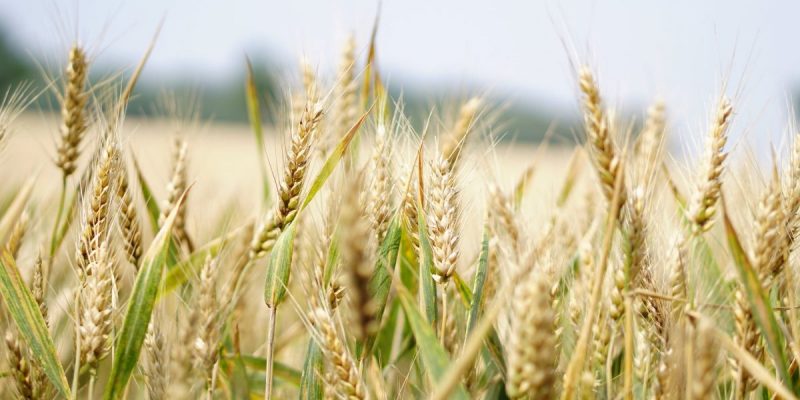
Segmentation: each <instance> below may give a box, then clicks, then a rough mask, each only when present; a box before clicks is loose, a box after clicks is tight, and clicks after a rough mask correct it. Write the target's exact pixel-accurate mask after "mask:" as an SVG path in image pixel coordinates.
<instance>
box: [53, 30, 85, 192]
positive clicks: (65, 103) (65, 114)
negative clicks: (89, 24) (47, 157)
mask: <svg viewBox="0 0 800 400" xmlns="http://www.w3.org/2000/svg"><path fill="white" fill-rule="evenodd" d="M87 70H88V61H87V60H86V53H84V51H83V49H82V48H81V47H80V46H78V45H77V44H75V45H73V46H72V49H70V51H69V61H68V62H67V71H66V77H65V87H64V94H63V96H62V98H61V119H62V122H61V140H60V142H59V144H58V148H57V150H56V152H57V157H56V165H57V166H58V168H59V169H61V171H62V173H63V175H64V178H65V179H66V178H67V177H69V176H70V175H72V173H73V172H75V167H76V166H75V161H76V160H77V159H78V157H79V156H80V147H81V140H83V135H84V133H85V132H86V128H87V126H88V122H87V118H86V113H85V108H86V101H87V99H88V97H89V94H88V93H87V92H86V77H87Z"/></svg>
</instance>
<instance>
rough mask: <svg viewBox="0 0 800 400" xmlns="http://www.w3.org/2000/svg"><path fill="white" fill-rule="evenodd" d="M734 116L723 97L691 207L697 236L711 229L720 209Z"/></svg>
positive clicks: (690, 215)
mask: <svg viewBox="0 0 800 400" xmlns="http://www.w3.org/2000/svg"><path fill="white" fill-rule="evenodd" d="M732 115H733V107H732V106H731V103H730V101H729V100H728V99H727V98H722V99H721V100H720V102H719V105H718V106H717V111H716V114H715V116H714V121H713V123H712V125H711V130H710V132H709V135H708V139H707V144H706V154H705V157H704V160H703V162H704V166H703V167H702V168H703V169H702V171H703V172H702V175H701V176H700V181H699V182H698V184H697V188H696V190H695V192H694V195H693V197H692V199H691V203H690V204H689V208H688V215H689V219H690V220H691V221H692V222H693V224H694V225H693V229H694V232H695V233H699V232H705V231H707V230H709V229H710V228H711V221H712V218H713V217H714V214H715V213H716V210H717V202H718V201H719V196H720V191H721V189H722V172H723V170H724V164H725V159H726V158H727V156H728V154H727V153H726V152H725V143H726V142H727V141H728V125H729V124H730V120H731V116H732Z"/></svg>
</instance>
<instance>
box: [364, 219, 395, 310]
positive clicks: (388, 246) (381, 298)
mask: <svg viewBox="0 0 800 400" xmlns="http://www.w3.org/2000/svg"><path fill="white" fill-rule="evenodd" d="M402 225H403V224H402V222H401V218H400V214H399V213H396V214H395V215H394V217H392V220H391V222H389V227H388V228H387V230H386V237H385V238H384V239H383V243H381V246H380V248H379V249H378V259H377V260H375V269H374V271H373V273H372V276H371V277H370V279H369V286H368V288H369V293H370V295H372V302H373V304H374V311H375V315H378V316H380V315H383V310H384V308H386V300H387V299H388V298H389V288H390V287H391V286H392V276H391V271H392V270H393V268H394V266H395V264H396V263H397V253H398V250H399V248H400V237H401V234H402Z"/></svg>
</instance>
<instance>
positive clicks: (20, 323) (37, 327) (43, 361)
mask: <svg viewBox="0 0 800 400" xmlns="http://www.w3.org/2000/svg"><path fill="white" fill-rule="evenodd" d="M0 264H2V268H0V293H2V295H3V299H4V300H5V302H4V304H5V305H6V308H7V309H8V312H9V314H10V315H11V318H12V319H13V320H14V323H15V324H16V325H17V329H19V332H20V337H22V339H23V340H25V343H26V344H27V345H28V347H30V349H31V352H32V353H33V356H34V358H36V361H37V362H38V363H39V365H41V366H42V368H43V369H44V372H45V375H47V378H48V379H49V380H50V382H52V383H53V386H54V387H55V388H56V389H57V390H58V392H59V394H61V396H63V397H65V398H70V389H69V383H67V378H66V375H65V374H64V369H63V367H62V366H61V363H60V361H59V360H58V355H57V354H56V350H55V345H54V344H53V339H52V338H51V337H50V333H49V331H48V329H47V325H46V324H45V321H44V318H43V317H42V314H41V312H40V311H39V306H38V305H37V304H36V301H35V300H34V299H33V295H32V294H31V292H30V290H28V287H27V286H26V285H25V282H24V281H23V280H22V276H21V275H20V273H19V269H18V268H17V265H16V263H15V262H14V258H13V257H11V254H9V253H8V252H6V251H3V254H2V260H1V262H0Z"/></svg>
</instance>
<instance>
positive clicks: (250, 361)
mask: <svg viewBox="0 0 800 400" xmlns="http://www.w3.org/2000/svg"><path fill="white" fill-rule="evenodd" d="M242 360H243V361H244V363H245V364H246V365H247V367H248V368H251V369H253V370H255V371H257V372H259V373H258V374H256V375H257V376H260V377H261V385H257V386H255V387H254V389H255V390H260V391H261V392H260V394H261V395H263V394H264V391H263V390H264V374H263V372H264V370H265V369H267V361H266V360H265V359H264V358H263V357H256V356H251V355H244V354H242ZM272 372H273V374H274V376H275V378H278V379H280V380H282V381H284V382H287V383H290V384H292V385H293V386H300V379H301V375H302V374H301V373H300V371H298V370H296V369H294V368H292V367H290V366H288V365H286V364H283V363H281V362H278V361H274V362H273V364H272Z"/></svg>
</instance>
